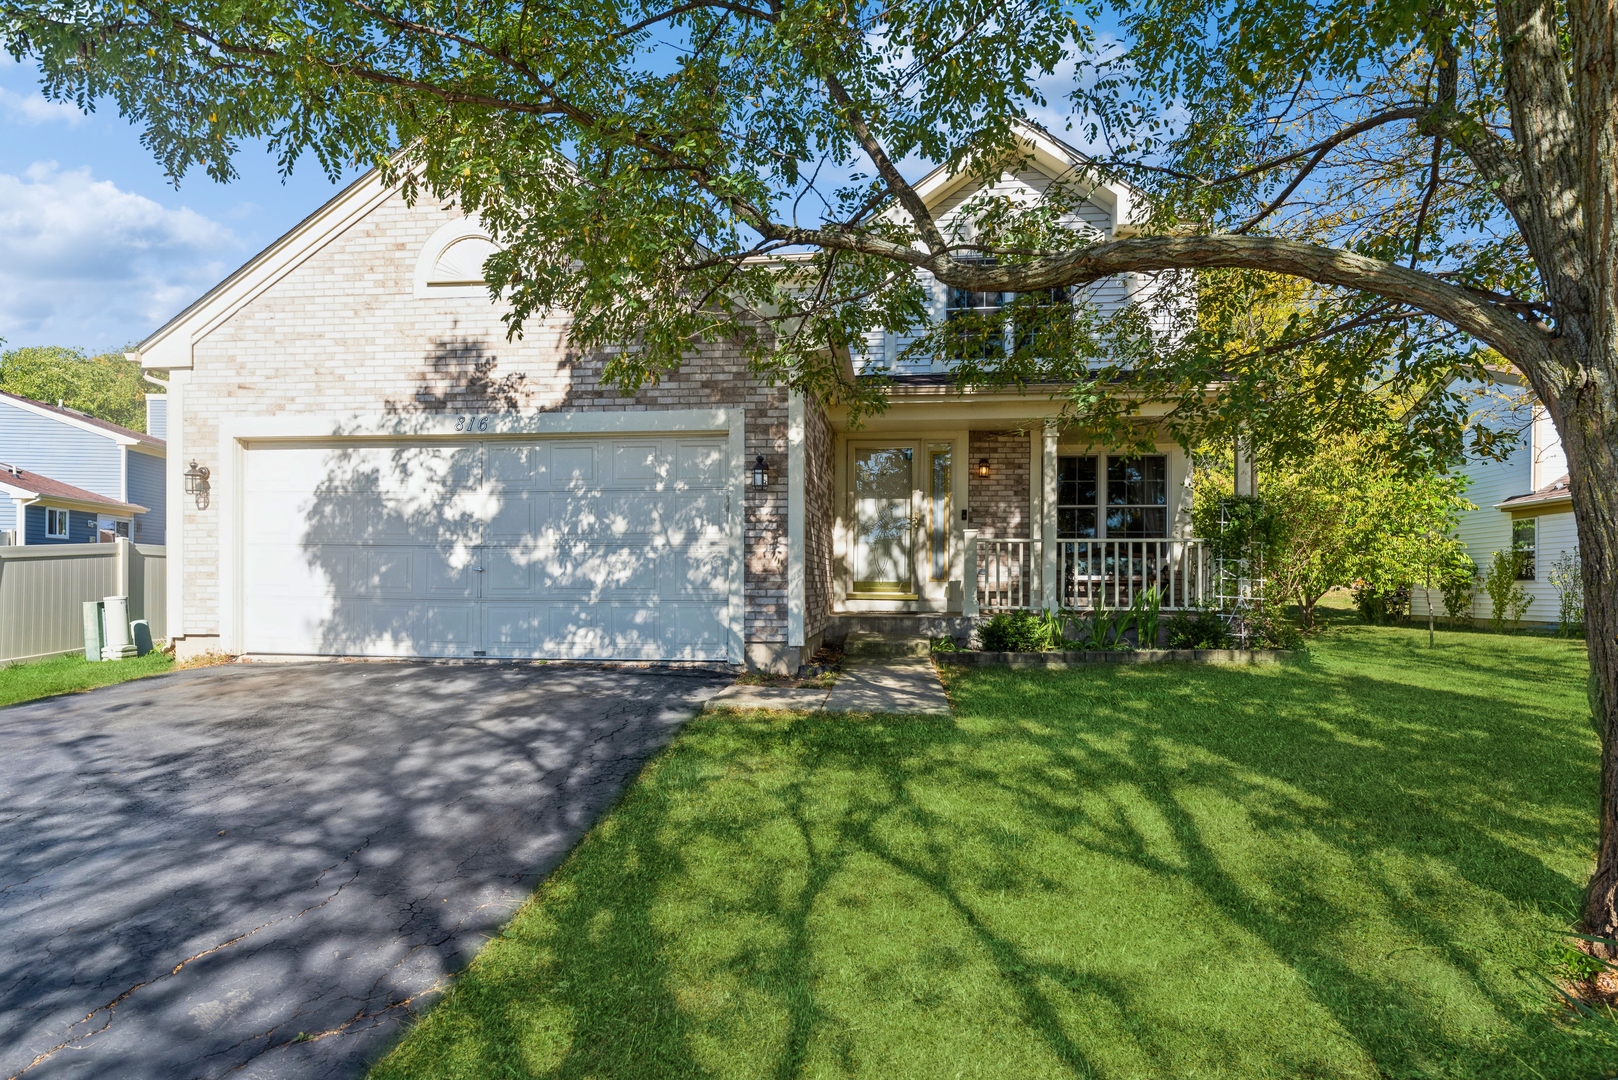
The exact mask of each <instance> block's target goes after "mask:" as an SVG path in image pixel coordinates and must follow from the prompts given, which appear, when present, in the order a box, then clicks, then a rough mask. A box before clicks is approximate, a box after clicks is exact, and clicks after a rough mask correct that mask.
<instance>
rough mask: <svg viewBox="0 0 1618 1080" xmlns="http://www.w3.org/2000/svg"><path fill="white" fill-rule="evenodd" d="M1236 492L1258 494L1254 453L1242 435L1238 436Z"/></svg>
mask: <svg viewBox="0 0 1618 1080" xmlns="http://www.w3.org/2000/svg"><path fill="white" fill-rule="evenodd" d="M1236 494H1237V495H1240V496H1252V495H1257V494H1258V484H1257V482H1256V480H1255V478H1254V476H1253V455H1252V452H1251V451H1250V450H1249V449H1248V446H1247V440H1246V439H1244V438H1242V437H1241V436H1237V438H1236Z"/></svg>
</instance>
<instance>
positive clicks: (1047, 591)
mask: <svg viewBox="0 0 1618 1080" xmlns="http://www.w3.org/2000/svg"><path fill="white" fill-rule="evenodd" d="M1057 436H1058V432H1057V429H1056V421H1055V420H1047V421H1045V442H1044V453H1043V454H1042V455H1041V461H1040V465H1041V467H1040V481H1041V482H1040V513H1039V524H1040V531H1039V538H1040V570H1039V583H1040V607H1042V608H1044V609H1045V610H1046V611H1054V610H1055V609H1056V608H1057V607H1059V606H1060V605H1061V596H1060V590H1059V589H1058V585H1059V584H1060V582H1059V581H1058V578H1057V571H1056V481H1057V470H1056V440H1057Z"/></svg>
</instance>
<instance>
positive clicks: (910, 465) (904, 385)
mask: <svg viewBox="0 0 1618 1080" xmlns="http://www.w3.org/2000/svg"><path fill="white" fill-rule="evenodd" d="M1024 139H1025V144H1026V150H1027V163H1026V165H1025V166H1024V167H1023V168H1022V169H1021V171H1019V172H1017V173H1016V174H1015V175H1011V174H1006V175H1003V176H1001V177H1000V178H999V179H998V180H997V181H996V183H997V184H998V185H999V186H1000V188H1001V189H1002V190H1003V191H1005V192H1009V193H1012V194H1018V193H1021V194H1026V195H1027V196H1028V197H1035V196H1037V194H1038V193H1039V192H1041V191H1043V190H1044V189H1045V188H1046V187H1047V186H1048V185H1050V184H1053V183H1061V182H1064V178H1070V177H1072V176H1073V175H1074V169H1075V166H1076V165H1078V164H1080V162H1081V161H1082V158H1081V156H1080V155H1079V154H1078V153H1077V152H1076V151H1074V150H1073V149H1071V148H1070V147H1067V146H1065V145H1063V144H1062V143H1061V142H1059V141H1058V140H1056V139H1054V138H1052V137H1051V136H1049V135H1048V134H1047V133H1045V132H1043V131H1039V130H1037V129H1034V128H1028V129H1026V130H1025V132H1024ZM981 186H982V185H981V184H980V183H978V182H977V181H974V180H972V179H970V178H968V177H964V176H955V175H951V174H950V173H948V172H947V171H945V170H942V169H941V170H938V171H936V172H934V173H933V174H932V175H931V176H929V177H927V178H926V179H925V180H923V181H922V182H921V185H920V191H921V193H922V196H923V198H925V199H926V200H927V201H928V202H929V204H930V205H932V206H933V207H934V208H935V209H936V210H937V211H938V212H939V213H941V214H943V215H944V216H945V217H946V218H947V216H948V211H949V210H950V208H951V207H953V206H959V205H960V204H961V203H962V202H963V201H964V200H966V199H967V198H969V197H970V196H971V195H972V193H973V192H974V191H977V190H981ZM1137 210H1138V203H1137V200H1136V195H1135V193H1134V192H1133V191H1131V190H1130V189H1128V188H1127V187H1123V186H1117V185H1112V186H1109V185H1105V184H1103V185H1100V186H1098V187H1095V188H1094V189H1093V190H1090V191H1089V192H1088V194H1087V198H1086V201H1085V202H1084V203H1083V204H1082V206H1081V207H1079V208H1078V210H1077V211H1076V213H1075V214H1074V222H1073V225H1074V227H1075V228H1084V229H1087V230H1093V231H1094V232H1095V233H1097V234H1100V235H1112V234H1113V233H1114V232H1115V231H1116V230H1117V229H1119V228H1121V227H1124V226H1127V225H1128V224H1129V223H1130V222H1131V221H1133V220H1135V216H1136V213H1137ZM493 250H494V246H493V244H492V242H491V241H490V239H489V237H488V236H487V235H485V233H484V231H483V229H482V227H481V226H480V224H479V223H478V221H477V220H476V219H474V218H470V217H468V216H466V215H465V214H463V213H461V212H460V211H459V210H458V209H457V208H456V207H455V206H453V205H444V204H443V203H442V202H439V201H436V200H432V199H427V198H423V199H421V200H420V201H418V202H417V203H416V204H415V205H414V206H409V205H407V204H406V202H405V200H404V198H403V197H402V196H401V194H400V193H399V192H398V191H397V190H393V189H390V188H389V187H387V186H386V185H384V184H383V183H382V181H381V179H380V177H378V176H377V175H375V174H372V175H368V176H366V177H364V178H362V179H360V180H358V181H357V182H355V183H354V184H353V185H351V186H350V187H349V188H347V189H346V190H345V191H343V192H342V193H341V194H339V195H338V196H337V197H336V198H334V199H333V200H332V201H331V202H329V203H328V204H327V205H326V206H324V207H322V208H321V209H320V210H318V211H317V212H316V213H314V214H313V215H312V216H310V217H309V218H308V219H307V220H305V221H304V222H303V223H302V224H300V225H299V226H298V227H297V228H296V229H294V230H293V231H291V232H290V233H288V234H287V235H286V236H284V237H282V238H281V239H280V240H278V241H277V242H276V243H275V244H274V245H272V246H271V247H270V248H268V249H267V250H266V251H264V252H263V253H261V254H260V255H258V256H257V257H255V258H254V259H252V260H251V261H250V262H248V263H247V264H246V265H245V266H243V267H242V268H241V269H240V270H238V271H237V272H236V273H234V274H232V275H231V276H230V277H229V278H227V279H226V280H225V281H223V282H222V283H220V284H219V285H218V286H217V287H215V288H214V289H213V290H211V291H210V292H208V293H207V294H206V295H205V296H203V297H202V298H200V299H199V300H197V301H196V302H195V303H194V304H192V305H191V306H190V307H189V308H187V309H186V310H185V311H184V312H182V313H181V314H180V315H178V316H177V317H176V318H175V319H174V320H172V321H171V322H169V323H168V324H167V325H165V326H164V327H162V328H161V329H159V330H158V331H157V332H156V333H154V334H153V335H152V336H151V337H150V338H148V339H147V340H146V341H144V342H142V343H141V345H140V347H139V353H138V356H139V359H140V361H141V363H142V364H143V365H144V366H145V367H146V368H147V369H149V370H154V371H162V372H166V373H167V385H168V392H167V395H166V400H165V403H166V406H167V410H168V415H167V423H168V428H167V431H168V438H169V443H170V449H171V451H172V452H171V455H170V461H169V486H168V494H169V502H168V512H169V538H168V540H169V543H168V551H169V567H170V570H169V582H170V589H171V592H170V596H169V606H168V610H169V618H170V632H171V635H172V636H173V638H174V639H175V640H176V642H177V644H178V647H179V650H180V652H181V654H182V655H185V654H186V653H189V652H196V651H202V650H209V649H216V650H221V651H226V652H230V653H245V654H256V655H265V656H272V655H291V656H303V655H355V656H461V657H491V658H494V657H507V658H517V657H524V658H526V657H589V658H606V659H614V658H616V659H634V660H704V661H722V662H730V663H736V664H740V663H744V662H745V663H747V664H749V665H752V666H756V667H763V668H769V669H775V670H790V669H794V668H796V667H797V666H798V665H799V664H800V663H802V662H803V661H804V660H806V659H807V658H808V656H809V655H811V654H812V653H813V652H814V651H815V649H816V647H817V646H818V645H819V644H820V642H821V641H822V639H823V638H827V637H830V638H833V639H835V637H836V636H837V635H838V634H839V632H840V631H846V629H847V628H848V627H849V626H850V625H851V624H852V623H853V621H854V620H859V619H864V620H872V619H886V620H894V619H901V620H908V621H911V622H912V623H919V622H921V621H923V620H927V621H931V623H932V624H933V625H939V624H942V623H945V622H947V621H949V620H955V621H956V625H959V622H960V621H961V620H964V619H966V618H969V617H970V616H972V615H973V614H975V613H976V612H977V611H979V610H983V609H986V608H992V607H1006V606H1029V607H1041V606H1052V605H1055V604H1058V603H1060V604H1064V605H1070V606H1073V605H1077V606H1082V605H1085V604H1089V603H1094V602H1097V601H1098V600H1100V599H1101V598H1102V596H1103V594H1106V598H1107V601H1108V602H1110V603H1126V604H1127V603H1128V598H1129V594H1130V593H1131V592H1132V591H1133V590H1135V589H1137V588H1140V587H1143V586H1144V585H1145V584H1146V583H1148V582H1155V583H1157V584H1160V585H1162V586H1164V588H1165V589H1166V591H1167V594H1168V595H1167V599H1168V603H1169V605H1170V606H1175V605H1180V604H1184V603H1186V602H1188V601H1189V600H1191V599H1193V598H1194V593H1195V590H1196V589H1197V588H1198V583H1199V581H1200V577H1199V575H1201V574H1202V573H1203V572H1204V568H1203V567H1202V564H1201V562H1200V560H1199V557H1198V550H1197V549H1196V546H1195V544H1194V542H1193V541H1191V540H1190V539H1189V530H1190V520H1191V515H1190V492H1191V485H1190V462H1189V461H1188V459H1187V457H1186V455H1185V454H1183V453H1182V452H1181V451H1180V450H1179V449H1178V448H1177V447H1176V446H1174V445H1173V444H1172V443H1171V442H1170V441H1169V440H1167V439H1163V440H1161V441H1160V445H1159V446H1158V448H1157V450H1156V452H1154V453H1146V454H1142V453H1138V452H1128V453H1123V452H1111V451H1109V449H1108V448H1107V447H1105V446H1097V445H1094V443H1093V441H1092V440H1091V439H1090V438H1089V437H1088V436H1087V434H1086V433H1085V432H1083V431H1078V430H1070V429H1066V428H1063V427H1061V426H1059V425H1058V424H1057V423H1056V418H1057V417H1058V415H1059V414H1060V402H1059V400H1057V399H1056V397H1055V396H1053V393H1052V392H1050V391H1049V390H1047V391H1029V392H1028V393H1026V394H1023V393H1017V392H1014V391H1006V392H986V391H976V390H970V389H968V390H966V391H964V392H963V390H962V388H961V387H959V386H957V385H956V384H955V382H954V380H953V379H952V378H951V377H950V372H949V367H948V365H947V364H935V363H931V362H929V363H926V364H920V365H917V364H910V363H907V362H906V361H905V360H904V357H903V352H904V344H905V342H904V341H903V340H902V339H899V338H897V337H889V336H881V335H877V336H874V337H873V338H872V339H871V340H869V341H867V342H865V343H864V347H863V349H860V350H856V355H853V356H851V357H850V358H849V361H850V364H851V367H852V368H854V372H853V373H855V374H859V373H866V372H870V371H874V370H876V369H878V368H881V369H882V370H885V371H888V372H890V373H891V374H892V375H893V389H892V395H891V401H892V407H891V408H889V409H888V410H887V411H886V412H884V413H882V414H881V415H879V416H875V417H871V418H867V420H866V422H865V423H864V424H863V426H859V427H857V428H856V427H855V426H853V425H852V424H851V423H850V418H849V417H848V416H847V415H846V414H844V413H842V412H840V411H839V410H837V409H826V408H823V407H822V406H821V405H820V404H819V403H818V402H816V401H813V400H806V399H805V398H804V397H801V396H799V395H797V394H794V393H790V392H788V390H787V389H785V388H783V387H779V386H773V385H769V384H767V383H764V382H761V381H759V380H758V379H757V378H755V377H754V376H753V375H752V374H751V373H750V372H749V371H748V369H747V366H746V364H745V363H744V361H743V359H742V358H741V356H740V355H739V354H738V352H737V351H736V350H734V349H733V348H731V347H729V346H727V345H726V344H725V343H724V342H723V341H713V342H709V343H707V344H705V345H704V346H703V347H702V348H701V350H700V352H699V353H698V354H697V355H695V356H693V357H692V358H691V359H690V360H689V361H688V362H687V363H686V364H685V365H684V367H683V368H682V369H681V370H679V371H678V372H676V373H674V374H672V375H670V376H668V377H666V378H665V379H663V381H662V382H661V383H659V384H658V385H656V386H652V387H648V388H645V389H642V390H641V391H640V392H638V393H637V394H635V395H633V396H623V395H621V394H620V393H619V392H618V391H617V390H616V389H615V388H613V387H611V386H608V385H605V384H604V383H603V381H602V378H601V372H602V367H603V362H604V357H602V356H598V355H578V354H576V353H575V352H574V351H573V350H571V349H570V348H569V347H568V345H567V340H566V338H567V324H566V322H565V321H564V320H563V318H562V317H560V316H558V317H553V318H550V319H534V320H532V321H531V322H530V323H529V324H528V325H527V327H526V328H525V333H524V336H523V337H522V338H521V339H519V340H508V339H507V337H506V333H505V326H504V324H503V323H502V322H501V319H500V316H501V309H500V308H499V306H497V305H495V304H492V303H491V302H490V299H489V295H488V292H487V290H486V288H485V287H484V285H483V283H482V281H481V267H482V265H483V261H484V259H485V258H487V256H488V254H489V253H490V252H491V251H493ZM924 284H925V285H927V286H928V287H929V288H930V289H931V293H932V298H933V307H934V309H935V310H934V313H933V314H934V317H935V318H937V319H941V320H942V319H946V318H948V317H949V313H950V312H951V311H953V310H960V309H963V308H965V307H970V308H974V309H977V308H992V307H994V306H995V305H997V304H999V303H1001V302H1003V300H1004V298H1003V297H1001V296H999V295H991V294H976V293H960V292H958V291H952V290H949V289H945V288H943V287H942V286H939V285H938V284H937V283H936V282H924ZM1142 286H1143V283H1142V282H1139V281H1132V280H1116V281H1109V282H1103V283H1100V284H1099V285H1098V286H1096V287H1095V288H1096V290H1097V291H1096V293H1095V294H1094V295H1095V297H1096V299H1098V300H1099V301H1101V302H1104V303H1119V302H1122V301H1123V300H1124V298H1125V297H1126V296H1127V294H1128V293H1129V292H1130V291H1131V290H1132V289H1135V288H1140V287H1142ZM1149 415H1150V410H1148V416H1149ZM1147 422H1148V423H1149V422H1150V421H1149V420H1148V421H1147ZM1148 430H1150V429H1148ZM191 462H196V463H197V470H191V471H192V482H191V486H192V488H193V490H192V491H190V492H187V491H186V490H185V487H184V483H183V479H184V478H183V475H182V472H183V471H185V470H189V469H190V463H191ZM201 469H206V470H207V473H208V474H207V477H206V478H202V477H201V476H200V470H201Z"/></svg>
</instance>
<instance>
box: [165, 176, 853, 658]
mask: <svg viewBox="0 0 1618 1080" xmlns="http://www.w3.org/2000/svg"><path fill="white" fill-rule="evenodd" d="M456 216H458V215H456V214H455V213H454V212H453V211H447V210H444V209H442V208H440V207H439V206H438V205H437V204H436V203H434V202H431V201H430V200H425V199H424V200H422V201H421V202H418V204H417V205H416V207H415V208H413V209H412V208H408V207H406V206H405V204H404V201H403V200H402V199H401V198H399V197H398V196H394V197H392V198H389V199H387V200H386V201H384V202H383V203H382V204H381V205H380V206H378V207H377V208H376V209H375V210H373V211H372V212H371V213H370V214H368V215H367V216H366V217H365V218H364V219H362V220H361V221H359V222H358V223H356V224H355V225H354V226H352V227H351V228H349V229H348V230H347V231H346V232H345V233H343V234H342V235H340V236H338V237H336V238H335V239H334V240H332V241H331V242H330V243H328V244H326V245H325V246H324V247H323V248H321V249H320V250H319V251H317V252H315V253H314V254H312V255H311V256H310V257H309V258H308V259H306V260H305V261H304V262H303V263H302V264H301V265H299V266H298V267H297V268H296V269H295V270H293V271H292V272H291V273H289V274H288V275H287V276H286V277H284V278H282V279H281V280H280V281H279V282H278V283H276V284H275V285H274V286H272V287H271V288H270V289H268V290H267V291H265V292H264V293H262V294H260V295H259V296H258V297H257V298H256V299H254V300H253V301H252V302H251V303H250V304H248V305H247V306H246V307H245V308H243V309H242V310H241V311H240V312H238V313H237V314H235V315H234V316H233V317H231V318H230V319H229V320H228V321H226V322H225V323H224V324H223V325H222V326H220V327H219V328H217V329H216V330H214V331H213V332H212V333H210V334H208V336H207V337H206V338H204V339H202V340H201V341H199V342H197V343H196V345H195V347H194V351H193V355H194V361H195V367H194V371H193V374H192V377H191V382H190V384H189V386H188V387H187V388H186V391H185V401H184V412H185V417H184V422H185V434H184V439H185V443H184V445H185V450H186V453H187V454H188V455H190V456H194V457H196V458H198V459H199V460H201V461H204V462H208V461H209V459H213V460H214V461H217V460H218V459H219V452H220V451H219V449H218V448H219V433H220V426H221V423H222V422H225V421H227V420H228V419H229V418H233V417H269V416H296V415H299V414H305V415H309V414H317V415H320V416H331V417H339V418H341V417H348V416H359V417H363V416H377V415H379V414H387V415H410V414H435V413H455V412H461V411H465V412H474V411H478V412H490V411H509V410H522V411H545V410H557V409H599V410H629V409H668V408H712V407H715V406H720V405H743V406H745V407H746V410H747V428H746V454H747V462H748V463H749V464H751V462H752V460H753V457H754V455H756V454H761V453H762V454H764V455H765V456H766V458H767V459H768V460H769V461H770V463H771V481H770V485H769V487H768V488H765V489H762V490H761V489H757V488H754V487H752V486H751V484H749V485H748V488H747V504H746V512H745V518H744V520H745V535H744V557H745V566H746V597H747V604H746V624H745V631H744V636H745V638H746V639H747V641H748V642H749V643H750V644H751V643H754V642H759V643H778V644H781V645H784V644H785V641H786V560H787V543H786V490H787V489H786V475H785V473H786V434H787V432H786V429H787V410H786V392H785V390H782V389H778V388H774V387H769V386H761V385H759V384H758V383H757V382H756V381H755V380H754V379H753V378H751V377H750V376H749V374H748V372H747V368H746V364H745V362H744V361H743V360H742V358H741V356H740V353H739V351H738V350H737V349H736V348H734V347H733V346H730V345H728V344H726V343H722V342H721V343H715V344H713V345H710V346H708V347H705V348H704V349H703V351H702V352H701V353H700V355H698V356H696V357H695V358H693V359H692V360H690V361H688V362H687V364H686V365H685V366H684V367H683V368H682V369H681V370H680V371H679V372H677V373H675V374H673V375H671V376H669V377H667V378H665V379H664V380H663V381H662V382H661V383H659V384H658V385H656V386H653V387H649V388H647V389H643V390H641V391H640V392H639V393H637V394H635V395H634V396H633V397H623V396H621V395H619V394H618V393H617V391H616V390H614V389H613V388H611V387H607V386H603V385H602V383H601V377H600V376H601V370H602V363H603V358H602V357H601V356H580V355H576V354H574V353H572V352H570V351H569V349H568V348H567V346H566V343H565V330H566V325H565V323H563V322H562V321H560V320H557V319H535V320H532V321H531V322H530V323H529V324H528V325H527V327H526V328H525V331H524V336H523V337H522V338H521V339H520V340H514V341H508V340H507V339H506V328H505V326H504V324H503V323H502V322H501V321H500V317H499V310H498V309H497V308H495V307H494V306H493V305H491V304H490V303H489V302H488V301H487V299H486V298H481V297H466V298H451V297H444V298H430V299H421V298H417V297H416V296H415V295H414V292H413V279H414V272H415V265H416V260H417V257H418V255H419V254H420V252H421V250H422V248H423V246H424V245H425V244H426V243H427V241H428V239H429V238H430V237H431V236H432V234H433V233H434V232H435V231H436V230H437V229H438V228H439V227H440V226H442V225H444V224H445V223H447V222H449V221H451V220H453V219H454V218H455V217H456ZM827 457H828V459H829V451H828V454H827ZM829 501H830V497H829V494H828V496H827V502H828V504H829ZM184 508H185V510H184V513H185V527H186V537H185V557H186V578H185V619H186V631H187V633H188V634H216V633H218V632H219V597H218V581H219V576H218V574H219V562H218V541H219V530H218V511H217V508H216V507H215V508H210V509H207V510H197V509H196V508H195V507H194V506H193V505H192V503H191V502H190V501H189V500H187V501H186V502H185V503H184Z"/></svg>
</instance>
